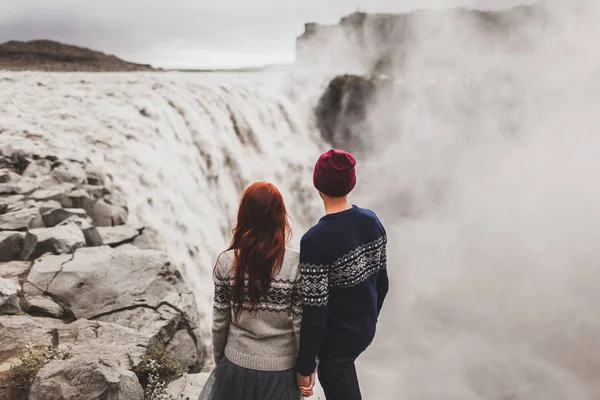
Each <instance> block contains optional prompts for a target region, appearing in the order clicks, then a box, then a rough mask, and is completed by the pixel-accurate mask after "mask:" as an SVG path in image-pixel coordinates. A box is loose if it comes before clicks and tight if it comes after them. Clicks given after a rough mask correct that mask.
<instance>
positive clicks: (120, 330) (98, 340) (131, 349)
mask: <svg viewBox="0 0 600 400" xmlns="http://www.w3.org/2000/svg"><path fill="white" fill-rule="evenodd" d="M56 342H57V344H58V345H59V346H61V347H63V348H67V349H69V351H70V352H71V353H73V354H78V355H84V354H94V355H98V356H100V357H102V358H104V359H106V360H109V361H112V362H114V363H116V364H117V365H119V366H120V367H123V368H127V369H129V368H133V367H134V366H136V365H138V364H139V362H140V361H141V357H142V356H143V355H144V354H146V351H147V348H148V347H149V346H151V345H154V344H156V341H155V340H154V339H153V337H152V336H151V335H149V334H147V333H145V332H138V331H135V330H134V329H130V328H126V327H124V326H121V325H116V324H109V323H105V322H100V321H90V320H87V319H80V320H77V321H75V322H73V323H70V324H65V325H62V326H60V327H58V328H57V329H56Z"/></svg>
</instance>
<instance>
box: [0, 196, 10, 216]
mask: <svg viewBox="0 0 600 400" xmlns="http://www.w3.org/2000/svg"><path fill="white" fill-rule="evenodd" d="M8 205H9V204H8V203H7V202H5V201H4V200H1V199H0V215H2V214H4V213H5V212H7V211H8Z"/></svg>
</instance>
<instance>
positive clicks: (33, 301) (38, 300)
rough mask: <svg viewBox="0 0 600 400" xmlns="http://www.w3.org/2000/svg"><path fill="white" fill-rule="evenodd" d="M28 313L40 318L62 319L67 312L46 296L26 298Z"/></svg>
mask: <svg viewBox="0 0 600 400" xmlns="http://www.w3.org/2000/svg"><path fill="white" fill-rule="evenodd" d="M25 303H26V305H27V310H26V311H27V313H28V314H31V315H36V316H40V317H52V318H62V317H63V316H64V314H65V310H64V309H63V308H62V307H61V305H60V304H57V303H56V302H54V301H53V300H52V299H50V298H48V297H46V296H32V297H25Z"/></svg>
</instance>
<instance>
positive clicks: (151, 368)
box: [135, 346, 185, 400]
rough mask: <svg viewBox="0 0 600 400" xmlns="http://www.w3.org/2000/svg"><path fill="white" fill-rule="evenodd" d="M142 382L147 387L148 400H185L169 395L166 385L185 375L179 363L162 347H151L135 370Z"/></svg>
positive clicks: (145, 393)
mask: <svg viewBox="0 0 600 400" xmlns="http://www.w3.org/2000/svg"><path fill="white" fill-rule="evenodd" d="M135 373H136V374H137V375H138V378H139V379H140V382H142V384H143V385H144V386H145V389H144V398H145V399H146V400H185V397H184V396H183V395H179V396H177V397H175V396H173V395H171V394H168V393H167V389H166V384H167V382H168V381H170V380H172V379H173V378H174V377H177V376H179V375H181V374H182V373H183V371H182V369H181V366H180V365H179V363H178V362H177V361H176V360H174V359H173V357H171V356H170V355H169V354H168V353H167V352H166V351H165V349H164V347H161V346H151V347H149V348H148V352H147V353H146V355H144V356H142V360H141V361H140V363H139V364H138V366H137V367H136V368H135Z"/></svg>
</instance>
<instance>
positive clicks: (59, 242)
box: [22, 224, 85, 261]
mask: <svg viewBox="0 0 600 400" xmlns="http://www.w3.org/2000/svg"><path fill="white" fill-rule="evenodd" d="M84 246H85V236H84V235H83V232H82V231H81V229H79V227H78V226H77V225H75V224H68V225H63V226H57V227H54V228H43V229H32V230H30V231H29V232H27V235H25V248H24V250H23V256H22V259H23V260H25V261H28V260H34V259H36V258H38V257H40V256H41V255H43V254H46V253H50V254H72V253H74V252H75V250H77V249H79V248H81V247H84Z"/></svg>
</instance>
